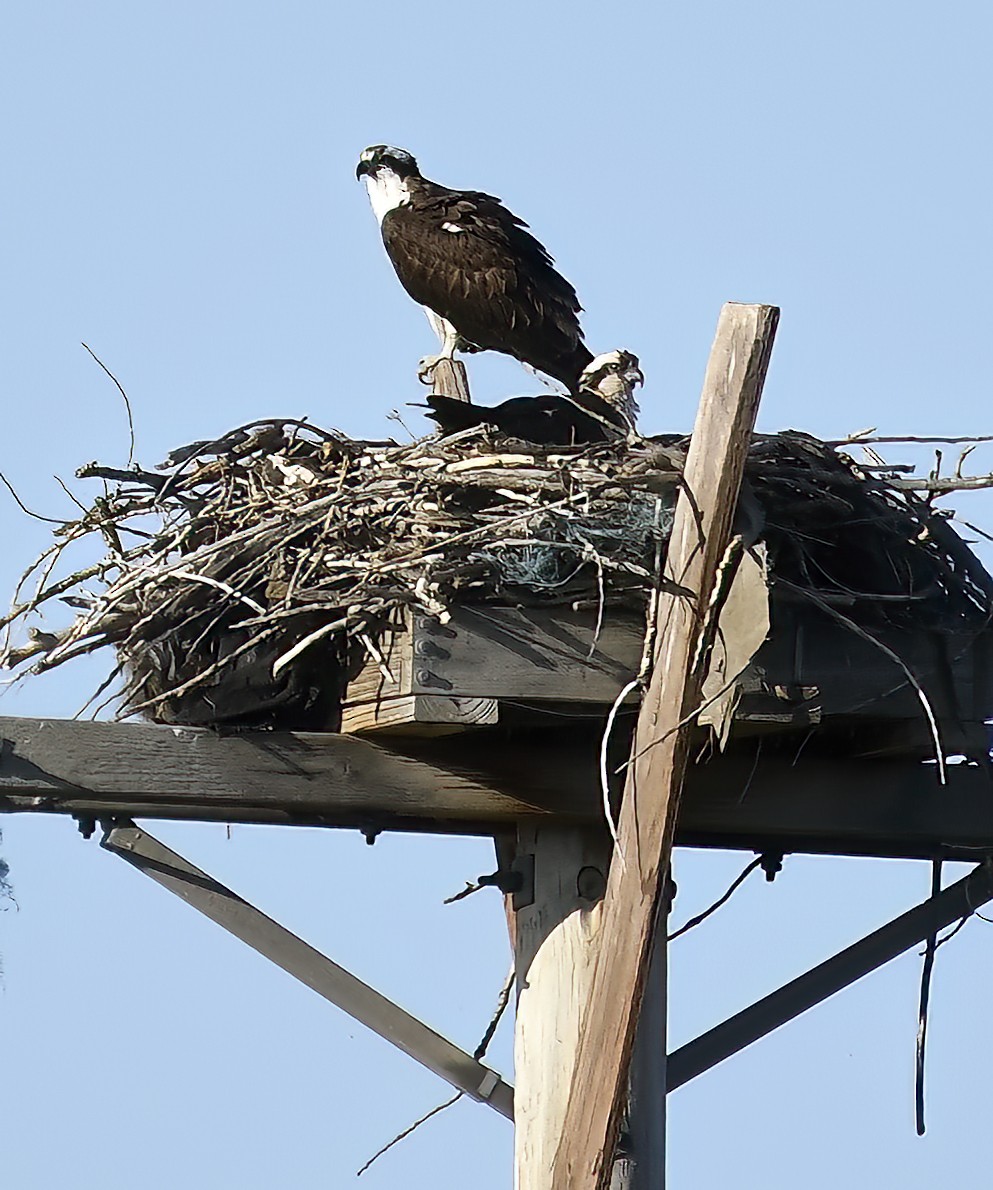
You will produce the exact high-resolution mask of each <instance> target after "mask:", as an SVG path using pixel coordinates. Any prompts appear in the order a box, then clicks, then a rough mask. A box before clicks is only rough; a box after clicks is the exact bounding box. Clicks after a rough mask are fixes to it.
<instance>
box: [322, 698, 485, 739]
mask: <svg viewBox="0 0 993 1190" xmlns="http://www.w3.org/2000/svg"><path fill="white" fill-rule="evenodd" d="M499 721H500V704H499V703H498V702H497V701H496V699H495V698H465V697H462V696H458V697H453V696H452V695H448V694H442V695H439V694H407V695H400V696H399V697H393V698H381V699H377V700H376V701H375V702H363V703H356V704H353V705H351V706H348V707H346V708H344V709H343V711H342V716H341V730H342V731H343V732H344V733H345V734H346V735H353V734H354V735H367V736H368V735H377V734H381V733H382V734H388V735H391V736H392V735H418V736H439V735H448V734H450V733H451V732H455V731H465V730H466V729H467V728H469V727H492V726H493V725H494V724H496V723H499Z"/></svg>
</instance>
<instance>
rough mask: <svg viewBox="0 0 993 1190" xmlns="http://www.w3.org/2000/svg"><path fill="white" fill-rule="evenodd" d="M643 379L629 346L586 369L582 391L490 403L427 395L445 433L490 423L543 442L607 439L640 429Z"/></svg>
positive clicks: (433, 415) (570, 443)
mask: <svg viewBox="0 0 993 1190" xmlns="http://www.w3.org/2000/svg"><path fill="white" fill-rule="evenodd" d="M644 380H645V377H644V376H643V374H642V371H641V368H640V367H639V366H638V357H637V356H635V355H632V354H631V352H630V351H608V352H607V353H606V354H604V355H598V356H597V357H596V359H595V360H593V361H592V363H591V364H590V365H589V366H588V367H587V368H586V369H585V370H584V372H583V374H582V376H581V377H580V383H579V391H578V392H577V393H576V394H575V395H574V396H572V397H560V396H558V395H557V394H555V393H543V394H542V395H541V396H538V397H512V398H511V399H510V400H509V401H504V402H502V404H500V405H494V406H486V405H470V404H467V403H466V402H465V401H457V400H454V399H452V398H451V397H442V396H437V395H432V396H430V397H428V405H429V406H430V407H431V412H430V413H429V414H428V417H430V418H432V419H433V420H434V421H436V422H437V423H438V425H439V426H440V427H441V429H442V432H443V433H445V434H454V433H456V432H457V431H458V430H468V429H470V428H471V427H472V426H481V425H491V426H496V428H497V429H498V430H500V431H501V432H502V433H504V434H508V435H509V436H510V437H511V438H523V439H524V440H525V441H526V442H534V443H538V444H540V445H542V446H583V445H586V444H588V443H593V442H608V441H610V440H611V439H617V438H623V437H629V438H630V437H632V436H634V435H635V434H636V432H637V431H636V429H635V419H636V417H637V416H638V403H637V401H636V400H635V399H634V388H635V386H636V385H638V384H643V383H644Z"/></svg>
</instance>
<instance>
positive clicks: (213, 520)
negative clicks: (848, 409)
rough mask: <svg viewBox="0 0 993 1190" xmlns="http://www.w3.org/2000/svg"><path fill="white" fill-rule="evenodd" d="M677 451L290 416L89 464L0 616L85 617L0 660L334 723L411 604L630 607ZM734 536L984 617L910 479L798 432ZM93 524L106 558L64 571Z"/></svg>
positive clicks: (940, 525)
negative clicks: (398, 436)
mask: <svg viewBox="0 0 993 1190" xmlns="http://www.w3.org/2000/svg"><path fill="white" fill-rule="evenodd" d="M685 445H686V443H685V440H683V439H678V438H674V437H662V438H655V439H645V440H642V441H640V442H638V443H635V444H625V443H619V444H618V443H611V444H604V445H600V446H596V447H588V448H585V449H563V448H539V447H535V446H533V445H530V444H526V443H515V442H510V441H508V440H507V439H498V438H494V437H492V436H491V435H490V434H489V433H488V431H486V430H485V429H484V430H473V431H466V432H465V433H463V434H461V435H456V436H454V437H451V438H448V439H444V440H439V439H437V438H435V437H432V438H427V439H422V440H420V441H417V442H414V443H412V444H410V445H402V446H401V445H397V444H396V443H393V442H386V443H382V442H358V441H352V440H351V439H348V438H346V437H344V436H343V435H341V434H337V433H328V432H324V431H320V430H317V429H315V428H314V427H311V426H309V425H306V424H304V423H300V422H293V421H290V420H285V421H283V420H279V421H267V422H258V423H253V424H252V425H250V426H248V427H243V428H241V429H239V430H236V431H234V432H232V433H231V434H229V435H227V436H225V437H224V438H223V439H220V440H217V441H214V442H209V443H196V444H194V445H192V446H190V447H186V448H183V449H182V450H179V451H175V452H174V453H173V455H172V456H170V459H169V460H168V462H167V463H166V464H165V465H164V466H163V468H161V469H159V471H157V472H148V471H143V470H141V469H140V468H137V467H136V468H133V469H130V470H123V471H122V470H115V469H113V468H108V467H102V466H98V465H96V464H93V465H91V466H89V467H85V468H82V469H81V470H80V472H79V473H78V474H79V476H80V477H81V478H94V479H99V480H102V481H103V489H104V490H103V494H101V495H100V496H99V497H97V498H96V499H95V500H94V501H93V503H92V505H91V506H90V507H89V508H87V509H86V510H85V511H84V512H82V513H81V515H80V516H79V517H78V519H75V520H71V521H68V522H66V523H65V524H64V525H62V526H61V527H60V528H59V529H57V530H56V541H55V544H54V545H53V546H52V547H51V548H50V549H49V550H48V551H47V552H46V553H45V554H44V555H43V556H42V558H41V559H39V560H38V562H37V563H35V565H34V566H33V567H32V568H31V570H29V571H28V573H27V574H26V575H25V576H24V579H23V580H22V582H21V584H20V586H19V588H18V591H17V593H16V595H15V602H14V606H13V609H12V611H11V614H10V615H9V616H8V617H6V619H5V620H4V621H2V623H5V624H6V625H7V626H8V628H9V627H10V626H11V625H16V624H19V623H22V622H29V621H30V618H31V617H32V616H33V615H34V614H35V613H39V612H43V611H50V610H51V605H53V604H56V605H57V604H58V603H59V602H61V603H62V604H68V605H69V606H70V607H72V608H74V609H75V610H76V611H77V616H76V619H75V620H74V622H73V623H72V624H71V625H70V626H69V627H68V628H64V629H62V628H58V629H56V630H54V631H41V630H39V629H38V628H37V627H35V628H32V629H31V630H30V632H29V639H28V643H27V644H25V645H21V646H19V647H15V648H10V649H8V652H7V655H6V660H7V663H8V664H9V665H11V666H17V665H24V664H26V663H30V671H29V672H41V671H44V670H47V669H51V668H53V667H56V666H59V665H63V664H65V663H66V662H67V661H70V660H71V659H72V658H74V657H78V656H80V655H81V654H84V653H90V652H93V651H94V650H98V649H101V648H104V647H106V646H112V647H113V648H114V649H115V650H116V656H117V662H118V668H119V671H120V672H121V673H122V674H123V695H121V696H120V707H121V711H120V713H121V714H122V715H129V714H134V713H137V712H141V713H144V714H146V715H149V716H151V717H153V718H157V719H162V720H165V721H168V722H186V723H207V722H223V721H228V722H237V723H243V724H265V723H278V724H280V725H282V726H292V727H296V728H300V729H305V728H307V727H326V726H329V725H331V724H332V723H333V721H334V714H335V709H336V707H337V705H338V701H339V697H340V693H341V688H342V682H343V680H344V673H345V670H346V668H347V661H348V658H349V656H350V655H351V656H354V655H355V652H356V651H357V650H362V651H365V652H367V653H369V654H371V655H372V656H373V657H375V656H376V655H377V644H376V641H377V637H378V635H379V634H380V633H381V632H382V630H383V628H384V626H385V625H387V624H388V623H389V621H390V619H391V617H392V616H394V614H395V612H396V611H397V609H398V608H401V607H403V606H411V607H414V608H417V609H419V610H421V611H423V612H427V613H429V614H434V615H438V616H441V617H444V616H445V614H446V612H447V610H448V609H449V608H450V607H451V606H453V605H455V604H459V603H480V602H501V603H523V602H528V603H534V602H558V603H589V602H590V601H596V602H598V603H600V604H601V605H602V606H605V607H609V606H611V605H616V604H619V603H622V604H627V605H629V606H631V605H634V606H639V607H640V606H642V605H643V604H644V602H645V598H646V593H647V591H648V590H649V589H651V588H652V587H653V585H654V584H655V581H656V570H657V566H658V561H659V557H660V555H661V554H662V553H664V545H665V541H666V538H667V535H668V532H669V529H670V525H671V519H672V508H673V506H674V502H675V496H676V492H677V488H678V484H679V482H680V476H681V471H682V465H683V462H684V459H685ZM738 528H739V531H741V532H742V533H743V534H744V535H745V537H746V539H747V540H750V541H751V540H758V539H762V540H764V542H765V544H766V547H767V549H768V556H769V562H770V575H771V582H772V584H773V586H774V587H775V586H776V585H777V584H780V585H781V586H782V589H783V590H788V591H790V592H792V593H793V594H794V595H797V594H799V595H801V596H803V595H806V596H808V597H809V598H811V599H812V600H813V601H814V602H817V603H819V604H820V605H822V606H823V605H825V604H826V605H829V606H833V607H842V608H843V609H844V616H845V617H846V618H847V619H849V620H851V621H852V622H853V623H855V624H858V625H860V626H862V627H863V628H865V629H866V630H874V629H878V628H880V627H884V628H886V629H888V630H889V629H901V630H903V629H906V630H908V631H913V630H927V631H937V632H948V633H959V632H962V631H977V632H978V631H979V630H981V628H982V627H983V626H985V624H986V623H987V621H988V620H989V617H990V612H991V609H993V583H991V580H990V578H989V576H988V575H987V574H986V572H985V570H984V569H983V568H982V566H981V565H980V564H979V562H978V561H977V560H976V558H975V557H974V555H973V554H972V553H971V551H970V550H969V549H968V547H967V546H966V545H965V544H964V543H963V542H962V540H961V539H960V538H959V537H958V535H957V534H956V533H955V532H954V531H953V530H952V529H951V527H950V526H949V524H948V522H947V518H946V516H945V514H944V513H943V512H941V511H938V510H936V509H935V508H934V507H933V502H932V501H931V500H929V499H926V498H923V497H922V496H920V495H918V494H916V493H915V491H914V490H913V481H910V480H906V479H902V478H900V477H899V476H898V475H897V473H896V471H894V472H892V473H891V474H889V475H887V476H886V477H883V476H882V475H878V474H875V473H874V472H873V471H872V470H871V469H865V468H864V467H860V466H859V465H858V464H856V463H855V462H853V461H852V460H851V459H850V458H849V457H848V456H847V455H845V454H843V453H841V452H840V451H839V450H837V449H835V448H833V447H831V446H830V445H827V444H825V443H821V442H818V441H817V440H815V439H813V438H810V437H808V436H806V435H803V434H799V433H794V432H787V433H782V434H776V435H771V436H758V437H756V438H755V440H754V442H753V444H752V447H751V451H750V455H749V460H748V466H747V472H746V481H745V488H744V490H743V498H742V501H741V505H740V509H739V526H738ZM94 535H96V536H97V537H99V538H102V540H103V543H105V552H104V553H103V556H102V557H101V558H100V560H99V561H97V562H95V563H93V564H92V565H90V566H88V567H86V568H85V569H83V570H78V571H76V572H75V573H73V574H70V575H66V576H64V577H57V574H58V572H59V569H60V568H59V561H60V558H61V555H62V552H63V551H64V550H65V548H66V547H67V546H68V545H70V544H72V543H75V542H78V541H79V540H80V539H83V538H87V537H92V536H94ZM32 581H33V582H34V584H35V585H34V589H33V591H32V592H31V593H27V592H28V590H29V584H30V583H31V582H32Z"/></svg>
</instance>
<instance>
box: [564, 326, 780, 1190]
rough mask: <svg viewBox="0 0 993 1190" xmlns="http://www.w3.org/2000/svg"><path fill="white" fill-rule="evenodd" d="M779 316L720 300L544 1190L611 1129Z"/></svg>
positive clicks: (586, 1173) (595, 1167) (571, 1177)
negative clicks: (593, 958) (703, 660)
mask: <svg viewBox="0 0 993 1190" xmlns="http://www.w3.org/2000/svg"><path fill="white" fill-rule="evenodd" d="M778 317H779V312H778V310H776V309H775V308H774V307H770V306H738V305H727V306H725V307H724V309H723V310H722V311H721V317H720V321H719V323H718V329H717V336H716V338H715V341H714V346H713V348H712V350H711V355H710V360H709V363H708V366H707V375H706V378H705V380H704V388H703V396H702V398H701V402H700V410H699V413H698V415H697V420H696V425H695V427H694V431H693V438H692V441H691V443H690V449H689V452H688V455H687V460H686V469H685V472H684V477H683V486H682V489H681V491H680V496H679V499H678V501H677V505H676V512H675V519H674V523H673V531H672V538H671V540H670V543H669V552H668V557H667V561H666V574H667V576H668V577H669V578H670V579H672V580H673V581H674V582H675V583H677V584H678V585H679V586H680V587H683V588H689V590H690V591H692V592H693V593H694V594H693V597H692V598H685V597H683V596H674V595H673V594H671V593H663V595H662V597H661V599H660V602H659V633H658V637H657V641H656V648H655V658H654V669H653V673H652V679H651V682H650V684H649V688H648V690H647V692H646V694H645V697H644V700H643V702H642V708H641V713H640V715H639V719H638V727H637V730H636V732H635V740H634V754H633V759H632V763H631V766H630V767H629V770H628V779H627V783H626V785H625V795H624V802H623V805H622V808H621V817H620V843H619V846H620V850H621V852H622V854H623V861H624V862H620V859H619V857H615V860H614V862H613V863H612V864H611V871H610V880H609V883H608V888H607V894H606V897H605V900H604V906H603V918H604V920H603V925H602V937H601V943H600V947H599V956H598V959H597V964H596V970H595V973H594V977H593V984H592V987H591V991H590V999H589V1003H588V1006H587V1009H586V1012H585V1017H584V1028H583V1033H582V1037H581V1039H580V1047H579V1054H578V1056H577V1059H576V1064H575V1068H574V1072H573V1078H572V1085H571V1087H570V1092H569V1104H568V1108H567V1111H566V1116H565V1123H564V1126H563V1134H562V1140H561V1144H560V1147H559V1151H558V1154H557V1155H556V1159H555V1166H554V1171H553V1177H552V1182H551V1190H594V1188H598V1187H603V1186H606V1185H607V1183H608V1182H609V1178H610V1173H611V1164H612V1161H611V1158H612V1155H613V1151H614V1148H615V1145H616V1140H617V1134H618V1130H619V1125H620V1108H621V1105H622V1099H623V1094H624V1091H625V1089H626V1084H627V1078H628V1070H629V1063H630V1056H631V1049H632V1046H633V1043H634V1036H635V1030H636V1027H637V1021H638V1012H639V1008H640V1001H641V996H642V992H643V988H644V980H645V975H646V971H647V962H648V957H649V954H650V948H651V941H652V929H653V925H654V922H655V917H656V911H657V907H658V904H659V896H660V893H661V889H662V885H663V882H664V881H665V879H666V877H667V872H668V866H669V858H670V854H671V848H672V843H673V838H674V834H675V820H676V812H677V808H678V804H679V795H680V792H681V788H682V782H683V773H684V770H685V767H686V759H687V753H688V748H689V742H690V734H691V729H690V726H689V719H690V718H691V717H692V712H693V710H694V709H695V708H696V707H697V706H699V698H700V686H701V682H702V680H703V676H704V675H703V673H702V671H701V667H700V666H699V665H698V664H697V662H696V656H695V655H696V649H697V644H698V641H699V639H700V632H701V629H702V626H703V622H704V616H705V614H706V609H707V607H708V604H709V600H710V595H711V591H712V589H713V586H714V583H715V579H716V575H717V570H718V566H719V564H720V561H721V557H722V554H723V553H724V550H725V546H726V543H727V539H728V534H729V531H730V526H731V518H732V515H733V512H734V506H735V503H736V501H737V495H738V489H739V487H740V484H741V477H742V472H743V469H744V461H745V455H746V453H747V450H748V443H749V440H750V436H751V432H752V428H753V426H754V423H755V415H756V412H757V410H758V405H759V399H760V397H761V393H762V385H763V382H764V380H765V373H766V369H767V367H768V363H769V357H770V354H771V351H772V343H773V339H774V336H775V329H776V323H777V321H778Z"/></svg>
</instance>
